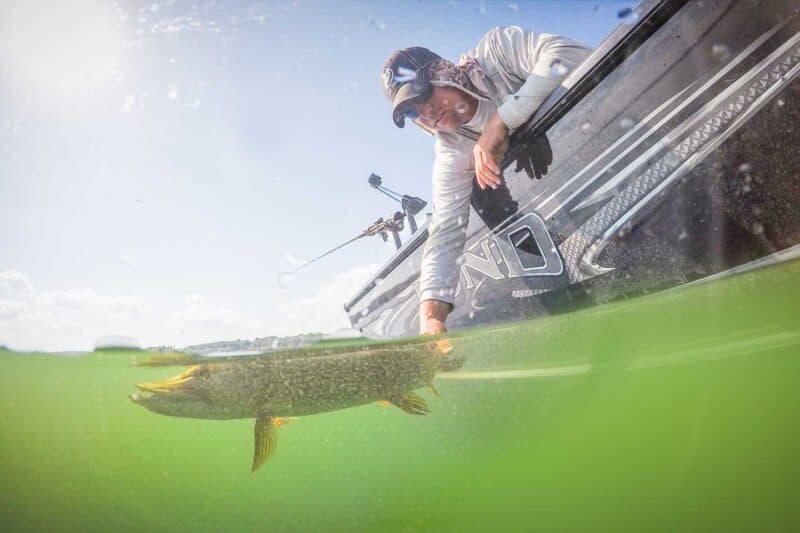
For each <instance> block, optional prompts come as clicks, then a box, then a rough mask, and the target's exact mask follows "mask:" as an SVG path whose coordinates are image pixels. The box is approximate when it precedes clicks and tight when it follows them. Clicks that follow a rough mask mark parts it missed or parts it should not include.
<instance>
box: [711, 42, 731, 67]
mask: <svg viewBox="0 0 800 533" xmlns="http://www.w3.org/2000/svg"><path fill="white" fill-rule="evenodd" d="M711 57H713V58H714V59H715V60H717V61H719V62H720V63H725V62H727V61H728V60H729V59H730V58H731V49H730V48H728V46H727V45H724V44H722V43H714V45H713V46H711Z"/></svg>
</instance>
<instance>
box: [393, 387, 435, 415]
mask: <svg viewBox="0 0 800 533" xmlns="http://www.w3.org/2000/svg"><path fill="white" fill-rule="evenodd" d="M389 401H390V402H392V403H393V404H394V405H396V406H397V407H399V408H400V409H402V410H403V411H405V412H406V413H408V414H410V415H427V414H428V413H430V412H431V410H430V409H429V408H428V404H427V403H425V400H424V399H423V398H422V396H420V395H419V394H417V393H416V392H413V391H410V390H409V391H405V392H397V393H395V394H392V395H391V396H390V397H389Z"/></svg>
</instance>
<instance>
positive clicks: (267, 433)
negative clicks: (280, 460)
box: [251, 416, 278, 472]
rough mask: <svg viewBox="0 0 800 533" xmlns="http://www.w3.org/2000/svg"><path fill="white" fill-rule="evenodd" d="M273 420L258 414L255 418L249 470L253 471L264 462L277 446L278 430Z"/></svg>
mask: <svg viewBox="0 0 800 533" xmlns="http://www.w3.org/2000/svg"><path fill="white" fill-rule="evenodd" d="M273 422H274V420H273V418H272V417H270V416H260V417H258V419H256V429H255V437H256V447H255V450H254V451H253V468H252V470H251V472H255V471H256V469H257V468H258V467H259V466H261V465H262V464H264V463H265V462H266V461H267V459H269V458H270V456H271V455H272V454H273V453H274V452H275V448H276V447H277V446H278V430H277V429H276V427H275V426H276V424H274V423H273Z"/></svg>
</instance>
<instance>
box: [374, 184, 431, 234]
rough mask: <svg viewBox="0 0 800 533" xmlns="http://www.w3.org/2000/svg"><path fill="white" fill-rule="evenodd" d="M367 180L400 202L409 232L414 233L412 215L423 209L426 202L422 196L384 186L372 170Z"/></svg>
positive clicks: (415, 222)
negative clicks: (406, 218) (403, 192)
mask: <svg viewBox="0 0 800 533" xmlns="http://www.w3.org/2000/svg"><path fill="white" fill-rule="evenodd" d="M367 181H368V182H369V185H370V187H372V188H373V189H376V190H378V191H380V192H382V193H383V194H385V195H386V196H388V197H389V198H391V199H392V200H394V201H395V202H398V203H399V204H400V206H401V207H402V208H403V213H404V214H405V215H406V216H407V217H408V226H409V228H411V233H412V234H413V233H416V232H417V221H416V219H415V218H414V215H417V214H419V212H420V211H422V210H423V209H425V206H426V205H428V202H426V201H425V200H423V199H422V198H418V197H416V196H409V195H408V194H400V193H399V192H395V191H393V190H391V189H389V188H388V187H385V186H384V185H383V178H381V177H380V176H378V175H377V174H375V173H374V172H373V173H372V174H370V175H369V180H367Z"/></svg>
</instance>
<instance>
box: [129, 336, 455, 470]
mask: <svg viewBox="0 0 800 533" xmlns="http://www.w3.org/2000/svg"><path fill="white" fill-rule="evenodd" d="M452 350H453V346H452V343H451V342H450V341H449V340H447V339H439V340H435V341H429V342H411V343H405V344H394V345H388V344H381V345H374V346H364V347H361V348H359V349H355V350H354V349H352V348H350V349H347V350H344V351H342V350H332V351H331V350H320V351H313V350H310V351H309V350H306V351H301V350H295V351H287V352H286V353H271V354H265V355H262V356H258V357H248V358H241V359H240V360H235V359H232V358H229V359H227V360H224V361H221V362H206V363H202V364H196V365H193V366H191V367H189V368H188V369H186V370H185V371H183V372H181V373H180V374H178V375H176V376H173V377H171V378H167V379H163V380H159V381H153V382H149V383H140V384H138V385H136V386H137V388H138V389H139V390H140V391H141V393H134V394H132V395H130V396H129V398H130V400H131V401H132V402H133V403H135V404H137V405H141V406H142V407H144V408H146V409H148V410H150V411H152V412H154V413H158V414H161V415H167V416H176V417H185V418H199V419H212V420H230V419H240V418H255V420H256V422H255V429H254V434H255V447H254V451H253V462H252V467H251V471H252V472H255V470H256V469H258V468H259V467H260V466H261V465H263V464H264V463H265V462H266V461H267V460H268V459H269V458H270V457H271V456H272V454H273V453H274V452H275V448H276V446H277V441H278V432H277V428H278V427H280V426H282V425H285V424H287V423H289V422H290V421H291V420H293V419H294V418H295V417H300V416H306V415H312V414H318V413H325V412H330V411H336V410H340V409H346V408H350V407H356V406H359V405H364V404H368V403H373V402H379V403H381V402H382V403H387V402H388V404H391V405H394V406H397V407H398V408H400V409H402V410H403V411H405V412H406V413H408V414H411V415H427V414H429V413H430V409H429V407H428V405H427V403H426V402H425V400H424V399H423V398H422V397H421V396H420V395H419V394H417V393H416V392H414V390H415V389H419V388H422V387H429V388H430V389H431V391H433V393H434V394H435V395H437V396H438V392H437V391H436V389H435V387H434V385H433V379H434V376H435V375H436V373H437V372H442V371H445V372H446V371H453V370H456V369H458V368H459V367H461V365H462V364H463V363H464V359H463V358H458V357H454V356H453V355H452V354H451V352H452Z"/></svg>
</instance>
